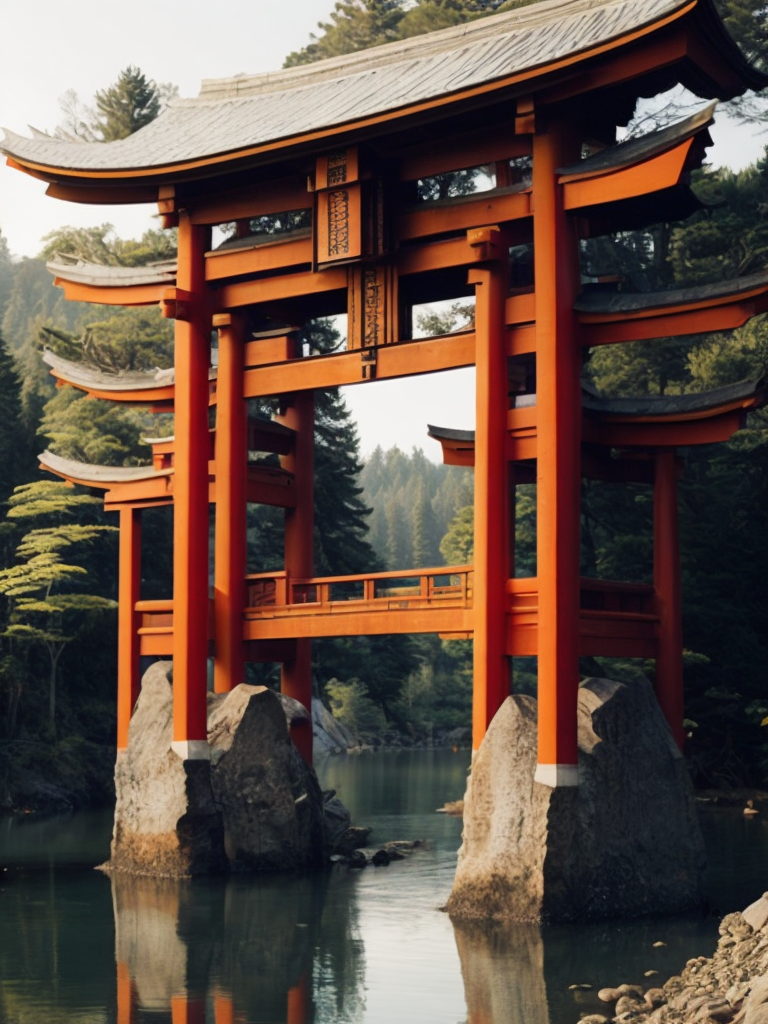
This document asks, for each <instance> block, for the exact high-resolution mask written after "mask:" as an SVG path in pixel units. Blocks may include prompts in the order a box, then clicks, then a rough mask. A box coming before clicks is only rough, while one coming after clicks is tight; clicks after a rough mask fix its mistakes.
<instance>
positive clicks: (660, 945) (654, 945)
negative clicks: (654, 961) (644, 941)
mask: <svg viewBox="0 0 768 1024" xmlns="http://www.w3.org/2000/svg"><path fill="white" fill-rule="evenodd" d="M663 946H666V942H654V944H653V948H654V949H661V948H662V947H663Z"/></svg>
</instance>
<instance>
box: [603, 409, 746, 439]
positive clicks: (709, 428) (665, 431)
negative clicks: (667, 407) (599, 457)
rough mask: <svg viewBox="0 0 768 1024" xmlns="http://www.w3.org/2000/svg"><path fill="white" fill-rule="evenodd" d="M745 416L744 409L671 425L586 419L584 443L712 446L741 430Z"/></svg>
mask: <svg viewBox="0 0 768 1024" xmlns="http://www.w3.org/2000/svg"><path fill="white" fill-rule="evenodd" d="M745 416H746V412H745V411H744V410H743V409H736V410H733V411H732V412H726V413H723V414H721V415H717V416H710V418H708V419H690V420H680V421H676V422H672V423H653V422H651V423H633V422H631V421H629V422H625V423H618V422H614V423H612V422H610V421H599V422H596V421H594V420H591V419H589V418H587V417H585V421H584V440H585V441H589V442H595V443H599V444H602V445H610V446H612V447H615V448H624V447H626V448H631V447H644V446H648V447H654V446H656V445H672V446H675V445H696V444H714V443H715V442H717V441H727V440H728V439H729V438H730V437H732V436H733V435H734V434H735V433H736V431H737V430H740V429H741V428H742V427H743V426H744V419H745Z"/></svg>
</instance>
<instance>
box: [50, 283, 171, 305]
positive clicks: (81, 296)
mask: <svg viewBox="0 0 768 1024" xmlns="http://www.w3.org/2000/svg"><path fill="white" fill-rule="evenodd" d="M53 283H54V284H55V285H57V286H58V287H59V288H62V289H63V291H64V298H65V299H67V301H68V302H91V303H95V304H97V305H101V306H156V305H157V304H158V303H159V302H160V300H161V299H162V297H163V293H164V292H165V290H166V289H167V288H168V284H169V282H168V281H163V282H161V283H160V284H133V285H126V286H124V287H122V288H118V287H114V286H113V287H108V288H107V287H104V286H102V285H95V284H83V283H82V282H80V281H67V279H66V278H64V277H54V279H53Z"/></svg>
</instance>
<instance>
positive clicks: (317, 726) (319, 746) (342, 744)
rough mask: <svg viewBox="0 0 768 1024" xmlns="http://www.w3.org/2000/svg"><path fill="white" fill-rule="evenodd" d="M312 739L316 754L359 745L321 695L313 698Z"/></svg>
mask: <svg viewBox="0 0 768 1024" xmlns="http://www.w3.org/2000/svg"><path fill="white" fill-rule="evenodd" d="M312 740H313V747H314V751H315V753H316V754H322V753H332V754H337V753H342V752H343V751H345V750H348V749H349V747H353V746H356V745H357V740H356V739H355V737H354V736H353V735H352V732H351V731H350V730H349V729H348V728H347V727H346V726H345V725H343V724H342V723H341V722H339V721H337V719H335V718H334V717H333V715H332V714H331V712H330V711H329V710H328V708H327V707H326V706H325V704H323V702H322V701H321V700H320V698H319V697H313V698H312Z"/></svg>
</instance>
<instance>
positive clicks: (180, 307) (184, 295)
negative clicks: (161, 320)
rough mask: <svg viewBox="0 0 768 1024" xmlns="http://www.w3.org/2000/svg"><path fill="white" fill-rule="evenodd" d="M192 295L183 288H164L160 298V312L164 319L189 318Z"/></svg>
mask: <svg viewBox="0 0 768 1024" xmlns="http://www.w3.org/2000/svg"><path fill="white" fill-rule="evenodd" d="M191 301H192V296H191V294H190V293H189V292H186V291H184V289H183V288H166V289H165V291H164V292H163V297H162V298H161V299H160V314H161V315H162V316H163V317H165V319H166V320H189V319H190V304H191Z"/></svg>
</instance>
